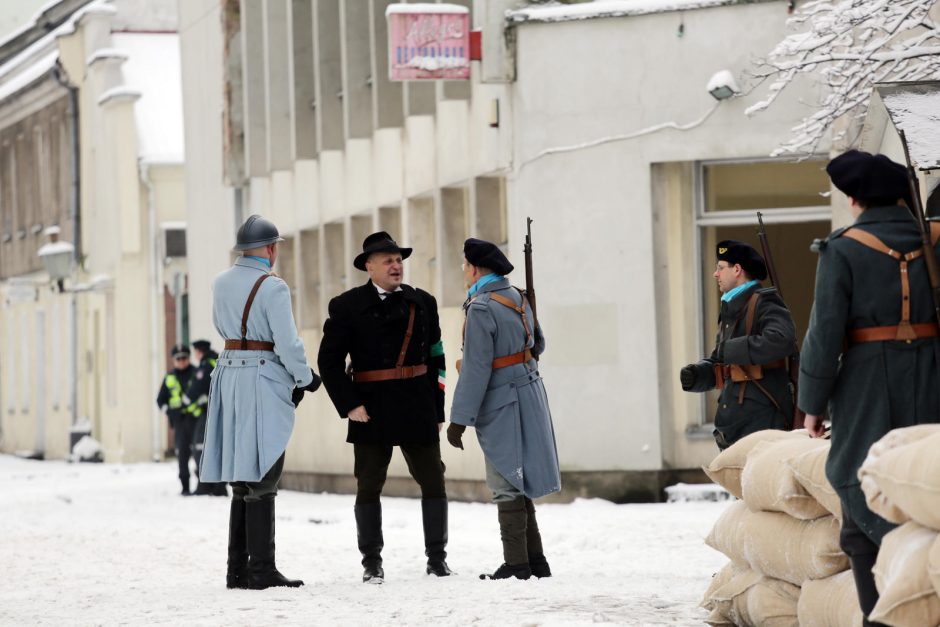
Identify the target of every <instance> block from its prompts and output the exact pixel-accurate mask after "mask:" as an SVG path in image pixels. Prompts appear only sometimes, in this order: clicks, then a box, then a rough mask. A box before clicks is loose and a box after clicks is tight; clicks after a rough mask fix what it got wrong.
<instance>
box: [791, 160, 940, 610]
mask: <svg viewBox="0 0 940 627" xmlns="http://www.w3.org/2000/svg"><path fill="white" fill-rule="evenodd" d="M826 171H827V172H828V173H829V176H830V178H831V179H832V183H833V185H835V187H836V188H838V189H839V190H840V191H842V192H843V193H844V194H845V195H846V196H848V197H849V206H850V208H851V209H852V213H853V214H854V215H855V217H856V220H855V222H854V223H853V224H852V225H851V226H849V227H847V228H843V229H838V230H836V231H835V232H833V233H832V234H830V235H829V237H827V238H826V239H824V240H822V241H819V242H817V245H816V248H817V249H818V250H819V265H818V267H817V270H816V292H815V301H814V302H813V310H812V313H811V314H810V319H809V329H808V330H807V332H806V339H804V340H803V352H802V359H801V360H800V397H799V406H800V409H803V410H804V411H805V412H806V421H805V425H806V428H807V429H809V431H810V433H811V434H812V435H815V436H817V437H818V436H821V435H822V434H823V424H822V415H823V414H824V413H825V412H826V411H827V410H828V412H829V417H830V418H831V420H832V447H831V448H830V450H829V457H828V460H827V462H826V476H827V477H828V479H829V482H830V483H831V484H832V486H833V488H835V490H836V492H837V493H838V494H839V498H840V500H841V501H842V513H843V517H842V533H841V537H840V543H841V545H842V550H844V551H845V552H846V554H847V555H848V556H849V561H850V562H851V564H852V573H853V575H854V576H855V585H856V588H857V589H858V597H859V602H860V604H861V608H862V612H863V613H864V615H865V616H866V624H870V623H869V622H868V621H867V616H868V615H869V614H870V613H871V610H872V608H874V606H875V603H876V602H877V600H878V591H877V589H876V588H875V581H874V577H873V576H872V572H871V569H872V566H873V565H874V563H875V559H876V558H877V555H878V549H879V546H880V545H881V539H882V538H883V537H884V535H885V534H886V533H887V532H888V531H890V530H891V529H893V528H894V526H895V525H893V524H891V523H889V522H888V521H886V520H884V519H883V518H881V517H879V516H877V515H876V514H874V513H873V512H872V511H871V510H869V509H868V506H867V505H866V502H865V495H864V494H863V493H862V490H861V487H860V485H859V479H858V469H859V467H860V466H861V464H862V462H863V461H864V460H865V457H866V456H867V455H868V449H869V448H870V447H871V445H872V444H874V443H875V442H877V441H878V440H879V439H881V437H882V436H883V435H885V434H886V433H887V432H888V431H890V430H892V429H896V428H898V427H907V426H911V425H915V424H919V423H924V422H937V421H940V386H938V385H937V381H938V375H940V339H938V335H940V328H938V326H937V321H936V319H935V317H934V311H933V300H932V298H931V295H930V283H929V280H928V277H927V269H926V265H925V263H924V260H923V258H922V257H923V248H922V241H921V237H920V233H919V230H918V228H917V225H916V224H915V222H914V220H913V219H912V216H911V212H910V210H909V209H908V208H907V207H905V206H903V205H904V203H905V201H904V200H903V199H905V198H907V197H908V195H909V187H908V182H907V173H906V170H905V168H904V166H902V165H900V164H898V163H894V162H893V161H891V160H890V159H888V158H887V157H885V156H884V155H871V154H869V153H866V152H859V151H857V150H850V151H849V152H847V153H845V154H843V155H840V156H838V157H836V158H835V159H833V160H832V161H831V162H830V163H829V165H828V166H827V168H826ZM931 231H932V233H931V235H932V242H933V250H934V253H935V254H936V253H937V252H938V251H937V239H938V237H940V225H936V224H935V225H932V228H931Z"/></svg>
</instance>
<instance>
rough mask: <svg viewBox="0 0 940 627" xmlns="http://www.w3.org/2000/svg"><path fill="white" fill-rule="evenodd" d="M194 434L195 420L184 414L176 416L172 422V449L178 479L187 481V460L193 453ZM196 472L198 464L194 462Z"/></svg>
mask: <svg viewBox="0 0 940 627" xmlns="http://www.w3.org/2000/svg"><path fill="white" fill-rule="evenodd" d="M195 433H196V419H195V418H193V417H192V416H190V415H188V414H186V415H181V416H177V417H176V419H175V420H174V421H173V447H174V448H175V449H176V461H177V462H178V463H179V478H180V480H181V481H189V458H190V457H191V456H192V453H193V437H194V435H195ZM196 466H197V470H198V466H199V462H198V461H197V462H196Z"/></svg>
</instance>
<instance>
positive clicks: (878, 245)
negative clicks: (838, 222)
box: [842, 229, 904, 261]
mask: <svg viewBox="0 0 940 627" xmlns="http://www.w3.org/2000/svg"><path fill="white" fill-rule="evenodd" d="M842 237H847V238H849V239H854V240H855V241H856V242H858V243H859V244H861V245H862V246H867V247H868V248H871V249H872V250H877V251H878V252H880V253H884V254H885V255H888V256H889V257H894V258H895V259H897V260H898V261H900V260H901V259H902V258H903V257H904V255H902V254H901V253H899V252H898V251H896V250H894V249H892V248H889V247H888V245H887V244H885V243H884V242H882V241H881V240H880V239H878V238H877V237H875V236H874V235H872V234H871V233H869V232H868V231H863V230H861V229H849V230H847V231H846V232H845V233H843V234H842Z"/></svg>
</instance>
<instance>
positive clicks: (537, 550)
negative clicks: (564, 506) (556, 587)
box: [525, 497, 552, 578]
mask: <svg viewBox="0 0 940 627" xmlns="http://www.w3.org/2000/svg"><path fill="white" fill-rule="evenodd" d="M525 511H526V527H525V541H526V552H527V553H528V554H529V568H530V569H532V574H533V575H535V576H536V577H538V578H542V577H551V576H552V569H551V568H550V567H549V565H548V560H547V559H545V552H544V551H543V549H542V534H540V533H539V523H538V521H536V519H535V503H533V502H532V499H530V498H529V497H525Z"/></svg>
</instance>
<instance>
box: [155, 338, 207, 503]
mask: <svg viewBox="0 0 940 627" xmlns="http://www.w3.org/2000/svg"><path fill="white" fill-rule="evenodd" d="M170 355H171V356H172V357H173V369H172V370H170V371H169V372H167V373H166V375H165V376H164V377H163V384H162V385H161V386H160V391H159V392H158V393H157V407H159V408H160V409H161V410H162V411H163V412H164V413H166V417H167V419H168V420H169V421H170V427H172V428H173V446H174V448H175V449H176V460H177V462H178V464H179V478H180V483H181V484H182V486H183V490H182V492H180V494H182V495H183V496H189V495H190V494H192V492H190V489H189V458H190V456H191V455H192V452H193V451H192V449H193V436H194V434H195V431H196V416H195V415H194V412H195V410H196V405H195V403H190V402H187V401H184V399H183V396H184V392H185V391H186V388H187V387H188V386H189V381H190V379H192V377H193V375H194V374H195V373H196V369H195V368H194V367H193V365H192V364H191V363H190V362H189V348H188V347H187V346H185V345H183V344H177V345H175V346H174V347H173V348H172V349H170ZM197 470H198V462H197ZM197 476H198V475H197Z"/></svg>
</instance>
